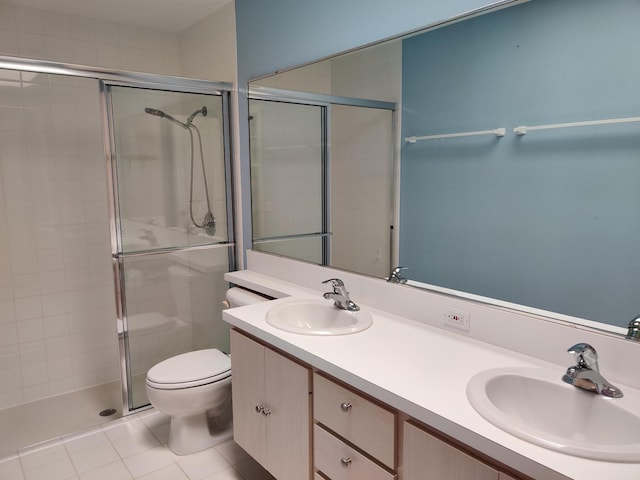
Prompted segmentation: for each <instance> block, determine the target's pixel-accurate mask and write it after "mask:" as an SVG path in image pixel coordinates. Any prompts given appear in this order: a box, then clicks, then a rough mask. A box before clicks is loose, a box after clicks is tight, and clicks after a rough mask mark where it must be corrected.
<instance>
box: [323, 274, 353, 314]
mask: <svg viewBox="0 0 640 480" xmlns="http://www.w3.org/2000/svg"><path fill="white" fill-rule="evenodd" d="M322 283H329V284H330V285H331V286H332V287H333V292H327V293H325V294H323V295H322V296H323V297H324V298H326V299H327V300H333V305H334V306H335V307H336V308H339V309H340V310H347V311H349V312H357V311H358V310H360V307H359V306H358V305H356V304H355V303H353V302H352V301H351V299H349V292H347V289H346V287H345V286H344V282H343V281H342V280H340V279H339V278H330V279H329V280H325V281H324V282H322Z"/></svg>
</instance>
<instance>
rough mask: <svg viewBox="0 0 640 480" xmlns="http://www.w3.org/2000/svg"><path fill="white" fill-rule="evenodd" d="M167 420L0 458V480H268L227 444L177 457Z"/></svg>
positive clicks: (152, 415)
mask: <svg viewBox="0 0 640 480" xmlns="http://www.w3.org/2000/svg"><path fill="white" fill-rule="evenodd" d="M168 422H169V417H167V416H166V415H163V414H161V413H159V412H157V411H155V410H148V411H146V412H142V413H139V414H135V415H130V416H128V417H126V418H123V419H120V420H116V421H113V422H111V423H109V424H107V425H104V426H101V427H97V428H95V429H93V430H91V431H89V432H84V433H82V434H77V435H72V436H68V437H64V438H62V439H59V440H55V441H51V442H47V443H46V444H43V445H41V446H39V447H33V448H29V449H25V450H23V451H20V452H18V454H17V455H13V456H9V457H6V458H4V459H0V479H2V480H133V479H136V480H137V479H140V480H273V477H271V476H270V475H269V473H268V472H266V471H265V470H264V469H263V468H262V467H261V466H260V465H259V464H258V463H256V462H255V461H254V460H253V459H252V458H251V457H249V456H248V455H247V454H246V452H244V450H242V449H241V448H240V447H239V446H238V445H237V444H236V443H235V442H234V441H233V440H230V441H227V442H224V443H222V444H220V445H217V446H215V447H212V448H210V449H208V450H205V451H202V452H199V453H196V454H193V455H185V456H179V455H175V454H173V453H172V452H171V451H170V450H169V449H168V448H167V445H166V443H167V438H168V433H169V423H168Z"/></svg>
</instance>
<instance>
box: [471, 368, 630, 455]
mask: <svg viewBox="0 0 640 480" xmlns="http://www.w3.org/2000/svg"><path fill="white" fill-rule="evenodd" d="M560 377H561V374H558V372H551V371H547V370H543V369H533V368H528V369H527V368H521V369H517V368H513V369H506V368H505V369H495V370H487V371H485V372H482V373H480V374H478V375H476V376H475V377H473V378H472V379H471V381H470V382H469V383H468V385H467V397H468V398H469V401H470V402H471V405H472V406H473V407H474V408H475V409H476V410H477V412H478V413H479V414H480V415H482V416H483V417H484V418H485V419H486V420H488V421H489V422H491V423H492V424H494V425H495V426H496V427H498V428H500V429H502V430H504V431H506V432H509V433H511V434H513V435H515V436H517V437H520V438H522V439H523V440H527V441H529V442H532V443H535V444H537V445H540V446H542V447H546V448H549V449H552V450H557V451H560V452H563V453H567V454H570V455H575V456H578V457H585V458H591V459H596V460H606V461H613V462H638V461H640V398H638V397H637V396H635V395H632V394H631V393H630V392H627V391H626V390H627V389H623V391H624V394H625V396H624V397H623V398H606V397H604V396H602V395H596V394H594V393H590V392H587V391H584V390H580V389H578V388H575V387H573V386H571V385H567V384H565V383H563V382H562V381H561V380H560ZM634 397H635V398H634Z"/></svg>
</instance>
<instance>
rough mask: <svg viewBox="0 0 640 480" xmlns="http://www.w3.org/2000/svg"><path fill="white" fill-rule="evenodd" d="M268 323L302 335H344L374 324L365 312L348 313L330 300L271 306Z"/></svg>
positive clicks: (293, 302)
mask: <svg viewBox="0 0 640 480" xmlns="http://www.w3.org/2000/svg"><path fill="white" fill-rule="evenodd" d="M267 323H268V324H269V325H271V326H273V327H276V328H279V329H280V330H285V331H287V332H291V333H300V334H303V335H346V334H350V333H357V332H361V331H362V330H366V329H367V328H369V327H370V326H371V325H372V324H373V317H372V316H371V314H370V313H369V312H367V311H363V310H360V311H358V312H348V311H346V310H340V309H338V308H336V307H334V306H333V302H332V301H329V300H311V299H309V300H306V299H305V300H291V301H289V302H284V303H280V304H279V305H276V306H274V307H272V308H271V309H270V310H269V311H268V312H267Z"/></svg>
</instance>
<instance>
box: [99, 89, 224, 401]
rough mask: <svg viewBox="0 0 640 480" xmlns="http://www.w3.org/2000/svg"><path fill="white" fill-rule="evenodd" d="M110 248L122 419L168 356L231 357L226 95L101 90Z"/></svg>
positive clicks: (140, 397) (142, 399)
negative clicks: (212, 353) (121, 359)
mask: <svg viewBox="0 0 640 480" xmlns="http://www.w3.org/2000/svg"><path fill="white" fill-rule="evenodd" d="M104 88H105V93H106V97H105V98H106V103H107V110H108V113H109V124H110V125H109V126H110V135H111V139H110V140H111V142H110V143H111V174H112V175H111V176H112V195H113V215H112V216H113V218H112V239H113V241H112V243H113V258H114V268H115V271H116V273H117V275H116V277H117V283H118V285H117V288H118V291H119V298H118V299H117V300H118V303H119V307H120V312H119V318H120V320H121V328H120V335H121V341H122V347H123V348H124V351H125V359H126V362H125V364H124V365H123V370H124V373H125V377H126V380H127V387H128V388H127V392H126V395H127V397H128V398H127V401H128V404H129V410H133V409H136V408H138V407H141V406H144V405H147V404H148V403H149V402H148V399H147V396H146V389H145V378H146V373H147V371H148V370H149V368H151V367H152V366H153V365H155V364H156V363H158V362H160V361H161V360H164V359H166V358H169V357H171V356H174V355H177V354H180V353H184V352H189V351H192V350H198V349H203V348H218V349H220V350H222V351H227V352H228V351H229V331H228V328H227V326H226V324H225V323H224V322H223V321H222V314H221V310H222V301H223V300H224V297H225V292H226V289H227V284H226V283H225V281H224V278H223V276H224V273H225V272H228V271H229V269H230V267H231V266H232V265H230V263H231V262H233V257H234V256H233V251H232V249H233V243H232V237H231V235H232V231H233V228H232V224H231V214H230V212H231V208H230V202H229V192H228V188H227V185H229V184H230V182H229V180H230V174H229V168H230V165H229V158H228V131H229V130H228V121H227V114H226V112H227V94H226V93H225V92H218V93H216V94H202V93H185V92H173V91H161V90H153V89H148V88H137V87H128V86H118V85H112V86H110V85H105V87H104Z"/></svg>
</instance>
